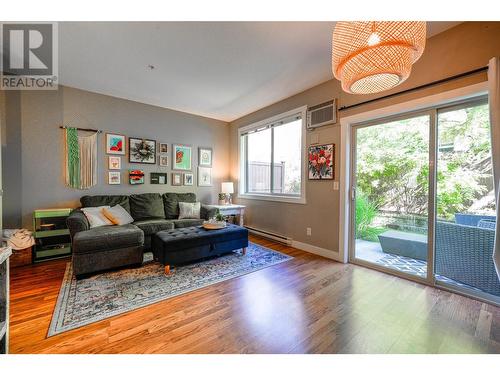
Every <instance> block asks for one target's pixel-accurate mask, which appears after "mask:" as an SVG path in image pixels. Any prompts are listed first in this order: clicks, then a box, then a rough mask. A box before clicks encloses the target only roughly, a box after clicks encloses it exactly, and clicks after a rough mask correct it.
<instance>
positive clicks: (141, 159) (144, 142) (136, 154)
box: [128, 137, 156, 164]
mask: <svg viewBox="0 0 500 375" xmlns="http://www.w3.org/2000/svg"><path fill="white" fill-rule="evenodd" d="M128 161H129V162H130V163H143V164H156V141H154V140H152V139H141V138H130V137H129V139H128Z"/></svg>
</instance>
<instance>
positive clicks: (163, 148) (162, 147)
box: [160, 143, 168, 154]
mask: <svg viewBox="0 0 500 375" xmlns="http://www.w3.org/2000/svg"><path fill="white" fill-rule="evenodd" d="M167 152H168V143H160V154H166V153H167Z"/></svg>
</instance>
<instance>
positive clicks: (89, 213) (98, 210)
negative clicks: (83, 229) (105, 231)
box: [82, 206, 113, 228]
mask: <svg viewBox="0 0 500 375" xmlns="http://www.w3.org/2000/svg"><path fill="white" fill-rule="evenodd" d="M103 208H109V206H99V207H85V208H82V211H83V213H84V214H85V216H86V217H87V220H88V221H89V224H90V228H96V227H102V226H104V225H113V223H112V222H111V220H109V219H108V218H107V217H106V216H104V214H103V213H102V209H103Z"/></svg>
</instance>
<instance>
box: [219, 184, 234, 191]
mask: <svg viewBox="0 0 500 375" xmlns="http://www.w3.org/2000/svg"><path fill="white" fill-rule="evenodd" d="M221 193H224V194H233V193H234V185H233V183H232V182H223V183H222V186H221Z"/></svg>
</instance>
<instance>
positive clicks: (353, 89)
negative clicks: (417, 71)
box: [332, 21, 426, 94]
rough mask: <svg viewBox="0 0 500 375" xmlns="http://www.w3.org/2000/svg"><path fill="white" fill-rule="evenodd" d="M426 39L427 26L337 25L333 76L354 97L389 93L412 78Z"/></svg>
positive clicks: (406, 23) (403, 23) (407, 23)
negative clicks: (412, 71) (413, 68)
mask: <svg viewBox="0 0 500 375" xmlns="http://www.w3.org/2000/svg"><path fill="white" fill-rule="evenodd" d="M425 39H426V23H425V22H417V21H381V22H374V21H363V22H337V23H336V25H335V30H334V31H333V38H332V70H333V75H334V76H335V78H337V79H338V80H340V81H341V83H342V89H343V90H344V91H346V92H348V93H351V94H373V93H376V92H380V91H385V90H389V89H391V88H393V87H395V86H397V85H399V84H400V83H402V82H404V81H405V80H406V79H407V78H408V77H409V76H410V73H411V68H412V65H413V64H414V63H415V62H416V61H417V60H418V59H419V58H420V56H422V53H423V52H424V48H425Z"/></svg>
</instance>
